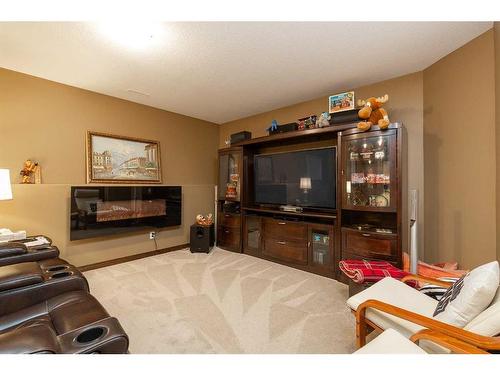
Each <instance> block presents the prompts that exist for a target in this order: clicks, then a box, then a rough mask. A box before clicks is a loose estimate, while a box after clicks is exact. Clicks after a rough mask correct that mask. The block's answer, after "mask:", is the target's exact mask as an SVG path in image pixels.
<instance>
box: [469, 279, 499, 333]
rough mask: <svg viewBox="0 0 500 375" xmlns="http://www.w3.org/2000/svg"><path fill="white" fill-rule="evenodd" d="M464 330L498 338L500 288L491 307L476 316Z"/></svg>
mask: <svg viewBox="0 0 500 375" xmlns="http://www.w3.org/2000/svg"><path fill="white" fill-rule="evenodd" d="M464 329H466V330H467V331H471V332H474V333H477V334H479V335H483V336H490V337H493V336H496V335H498V334H500V287H499V288H497V294H496V295H495V298H493V301H492V302H491V304H490V306H489V307H488V308H487V309H486V310H484V311H483V312H482V313H480V314H479V315H478V316H476V317H475V318H474V319H472V320H471V321H470V323H469V324H467V325H466V326H465V327H464Z"/></svg>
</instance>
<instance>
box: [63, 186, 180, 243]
mask: <svg viewBox="0 0 500 375" xmlns="http://www.w3.org/2000/svg"><path fill="white" fill-rule="evenodd" d="M181 208H182V188H181V187H180V186H72V187H71V213H70V228H71V230H70V240H72V241H73V240H79V239H83V238H91V237H98V236H104V235H110V234H119V233H125V232H130V231H136V230H141V229H146V228H151V227H154V228H161V227H170V226H178V225H181Z"/></svg>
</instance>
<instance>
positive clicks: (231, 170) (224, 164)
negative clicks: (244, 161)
mask: <svg viewBox="0 0 500 375" xmlns="http://www.w3.org/2000/svg"><path fill="white" fill-rule="evenodd" d="M240 164H241V153H240V152H237V151H235V152H230V151H229V152H224V153H221V154H219V185H218V198H219V199H224V200H232V201H239V200H240V177H241V176H240V173H241V172H240V170H241V169H240V166H241V165H240Z"/></svg>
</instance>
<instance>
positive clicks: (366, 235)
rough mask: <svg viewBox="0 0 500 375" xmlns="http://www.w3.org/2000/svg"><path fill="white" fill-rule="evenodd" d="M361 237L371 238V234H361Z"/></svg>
mask: <svg viewBox="0 0 500 375" xmlns="http://www.w3.org/2000/svg"><path fill="white" fill-rule="evenodd" d="M361 235H362V236H363V237H371V236H372V235H371V234H368V233H361Z"/></svg>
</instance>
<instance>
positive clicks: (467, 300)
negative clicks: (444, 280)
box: [435, 261, 500, 327]
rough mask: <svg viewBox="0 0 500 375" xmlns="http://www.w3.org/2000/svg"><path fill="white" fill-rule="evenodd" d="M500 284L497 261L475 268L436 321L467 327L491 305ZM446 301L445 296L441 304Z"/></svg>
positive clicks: (436, 317) (499, 271)
mask: <svg viewBox="0 0 500 375" xmlns="http://www.w3.org/2000/svg"><path fill="white" fill-rule="evenodd" d="M459 282H460V281H459ZM499 283H500V270H499V267H498V262H497V261H494V262H491V263H487V264H483V265H482V266H479V267H477V268H474V269H473V270H472V271H471V272H470V273H469V274H468V275H467V276H465V278H464V279H463V286H462V287H461V289H460V290H459V292H458V293H456V294H454V295H453V296H451V298H450V299H449V302H448V305H447V306H446V308H445V310H444V311H442V312H440V313H439V314H437V315H436V316H435V319H437V320H440V321H442V322H445V323H448V324H451V325H454V326H456V327H465V326H466V325H467V323H469V322H470V321H472V319H474V318H475V317H476V316H478V315H479V314H480V313H481V312H483V311H484V310H485V309H486V308H487V307H488V306H489V305H490V303H491V301H492V300H493V297H494V296H495V293H496V292H497V289H498V284H499ZM445 299H446V296H443V299H441V301H440V303H442V302H444V300H445Z"/></svg>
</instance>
